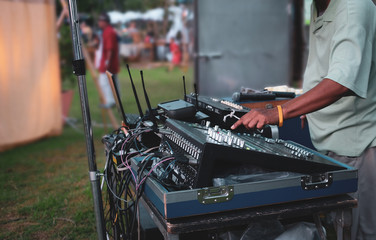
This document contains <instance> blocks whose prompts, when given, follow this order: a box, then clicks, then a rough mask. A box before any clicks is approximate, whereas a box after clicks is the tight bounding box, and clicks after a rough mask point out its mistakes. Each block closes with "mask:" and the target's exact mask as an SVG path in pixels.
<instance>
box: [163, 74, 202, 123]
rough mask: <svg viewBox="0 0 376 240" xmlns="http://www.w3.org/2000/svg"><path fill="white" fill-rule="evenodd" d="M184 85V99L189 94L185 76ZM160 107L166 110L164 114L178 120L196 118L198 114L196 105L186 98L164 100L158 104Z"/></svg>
mask: <svg viewBox="0 0 376 240" xmlns="http://www.w3.org/2000/svg"><path fill="white" fill-rule="evenodd" d="M183 86H184V99H185V98H186V97H185V96H186V95H187V93H186V88H185V77H184V76H183ZM158 107H159V108H160V109H162V110H163V111H164V114H165V115H166V116H167V117H168V118H172V119H177V120H187V119H188V120H189V119H194V118H195V115H196V107H195V106H194V105H193V104H191V103H189V102H186V101H184V100H181V99H178V100H173V101H169V102H164V103H160V104H158Z"/></svg>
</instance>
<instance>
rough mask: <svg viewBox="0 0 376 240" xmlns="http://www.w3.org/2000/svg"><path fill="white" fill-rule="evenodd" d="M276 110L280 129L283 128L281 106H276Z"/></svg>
mask: <svg viewBox="0 0 376 240" xmlns="http://www.w3.org/2000/svg"><path fill="white" fill-rule="evenodd" d="M277 109H278V119H279V123H278V127H282V126H283V112H282V106H281V105H277Z"/></svg>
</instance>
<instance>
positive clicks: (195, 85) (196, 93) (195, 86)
mask: <svg viewBox="0 0 376 240" xmlns="http://www.w3.org/2000/svg"><path fill="white" fill-rule="evenodd" d="M193 87H194V88H195V97H196V109H198V91H197V84H196V83H195V84H193Z"/></svg>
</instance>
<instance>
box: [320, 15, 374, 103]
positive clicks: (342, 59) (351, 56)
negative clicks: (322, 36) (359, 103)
mask: <svg viewBox="0 0 376 240" xmlns="http://www.w3.org/2000/svg"><path fill="white" fill-rule="evenodd" d="M337 24H339V25H340V26H338V28H337V30H336V32H335V34H334V36H333V38H332V40H331V48H330V51H331V52H330V59H329V71H328V75H327V76H326V78H329V79H331V80H333V81H335V82H337V83H339V84H341V85H343V86H345V87H347V88H348V89H350V90H352V91H353V92H354V93H355V94H356V95H358V96H359V97H361V98H366V97H367V89H368V81H369V79H368V78H369V74H364V73H365V72H364V71H366V72H369V71H370V68H371V59H367V58H369V55H368V54H367V51H369V52H371V51H372V48H371V47H372V45H371V43H370V42H367V34H369V33H367V32H366V30H365V28H364V26H362V25H361V24H360V23H354V24H349V23H346V22H344V23H337Z"/></svg>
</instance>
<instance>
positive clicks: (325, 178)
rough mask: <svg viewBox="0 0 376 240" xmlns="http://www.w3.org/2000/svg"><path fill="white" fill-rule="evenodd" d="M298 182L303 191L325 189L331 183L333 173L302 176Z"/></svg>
mask: <svg viewBox="0 0 376 240" xmlns="http://www.w3.org/2000/svg"><path fill="white" fill-rule="evenodd" d="M300 182H301V186H302V188H303V189H304V190H314V189H321V188H327V187H329V186H330V185H332V183H333V173H321V174H315V175H310V176H304V177H302V178H301V179H300Z"/></svg>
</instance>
